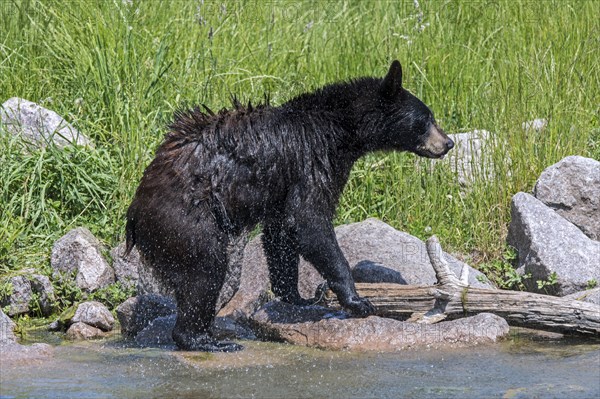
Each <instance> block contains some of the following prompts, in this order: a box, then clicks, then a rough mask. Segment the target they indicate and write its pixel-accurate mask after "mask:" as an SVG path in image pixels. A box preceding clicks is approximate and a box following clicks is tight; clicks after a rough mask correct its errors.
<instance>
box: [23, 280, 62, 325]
mask: <svg viewBox="0 0 600 399" xmlns="http://www.w3.org/2000/svg"><path fill="white" fill-rule="evenodd" d="M29 283H30V284H31V290H32V291H33V292H34V293H35V294H37V305H38V306H39V309H40V311H41V313H42V316H45V317H46V316H50V315H51V314H52V312H54V304H55V301H56V297H55V295H54V287H52V283H51V282H50V279H49V278H48V277H47V276H44V275H42V274H32V275H31V276H30V277H29Z"/></svg>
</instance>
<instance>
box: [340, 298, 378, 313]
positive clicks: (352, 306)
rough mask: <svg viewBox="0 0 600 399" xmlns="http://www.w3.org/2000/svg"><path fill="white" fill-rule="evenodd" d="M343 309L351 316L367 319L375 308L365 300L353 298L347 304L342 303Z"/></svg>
mask: <svg viewBox="0 0 600 399" xmlns="http://www.w3.org/2000/svg"><path fill="white" fill-rule="evenodd" d="M344 308H345V309H346V310H348V311H349V312H350V313H351V314H352V316H357V317H367V316H369V315H372V314H374V313H375V306H373V304H372V303H371V302H370V301H369V300H368V299H365V298H361V297H353V298H352V299H350V300H349V301H348V302H346V303H344Z"/></svg>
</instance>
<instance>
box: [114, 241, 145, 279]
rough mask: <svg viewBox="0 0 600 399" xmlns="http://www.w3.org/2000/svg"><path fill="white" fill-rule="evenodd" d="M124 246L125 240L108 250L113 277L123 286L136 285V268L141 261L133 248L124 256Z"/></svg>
mask: <svg viewBox="0 0 600 399" xmlns="http://www.w3.org/2000/svg"><path fill="white" fill-rule="evenodd" d="M125 248H126V245H125V242H122V243H121V244H119V245H118V246H116V247H115V248H113V249H112V251H110V256H111V257H112V260H113V264H112V267H113V270H114V271H115V277H116V280H117V281H119V282H120V283H121V284H123V286H125V287H137V285H138V280H139V278H140V275H139V273H138V270H139V269H140V267H141V266H140V264H141V263H142V261H141V259H140V253H139V252H138V250H137V249H136V248H134V249H132V250H131V252H130V253H129V254H128V255H127V256H125Z"/></svg>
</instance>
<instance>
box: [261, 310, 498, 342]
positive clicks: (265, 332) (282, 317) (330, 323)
mask: <svg viewBox="0 0 600 399" xmlns="http://www.w3.org/2000/svg"><path fill="white" fill-rule="evenodd" d="M318 308H319V307H315V306H310V307H299V306H294V305H290V304H287V303H284V302H279V301H273V302H269V303H267V304H266V305H264V306H263V307H262V308H261V309H260V310H258V311H257V312H256V313H255V314H254V315H253V317H252V322H253V323H254V325H255V328H256V331H257V333H258V334H259V336H261V337H262V338H265V339H275V340H279V341H284V342H288V343H291V344H295V345H304V346H309V347H316V348H321V349H327V350H356V351H383V352H393V351H400V350H404V349H408V348H431V347H434V348H440V347H448V346H451V347H465V346H474V345H479V344H484V343H493V342H496V341H497V340H498V339H499V338H501V337H503V336H505V335H507V334H508V331H509V327H508V323H507V322H506V321H505V320H504V319H502V318H500V317H498V316H496V315H493V314H489V313H481V314H478V315H476V316H473V317H467V318H463V319H458V320H454V321H448V322H441V323H437V324H417V323H409V322H402V321H398V320H393V319H387V318H382V317H377V316H370V317H367V318H345V317H344V314H343V313H334V312H332V311H331V310H329V309H326V308H320V309H318Z"/></svg>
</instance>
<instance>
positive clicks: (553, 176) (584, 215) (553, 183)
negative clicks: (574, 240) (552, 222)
mask: <svg viewBox="0 0 600 399" xmlns="http://www.w3.org/2000/svg"><path fill="white" fill-rule="evenodd" d="M534 195H535V197H536V198H537V199H539V200H540V201H542V202H543V203H544V204H546V205H547V206H549V207H550V208H552V209H553V210H554V211H556V212H557V213H558V214H559V215H561V216H562V217H564V218H565V219H567V220H568V221H570V222H571V223H573V224H574V225H575V226H577V227H579V228H580V229H581V231H583V232H584V233H585V234H586V235H587V236H588V237H589V238H591V239H593V240H596V241H600V162H598V161H596V160H594V159H591V158H584V157H580V156H570V157H566V158H564V159H563V160H561V161H560V162H558V163H555V164H554V165H552V166H550V167H548V168H547V169H546V170H544V171H543V172H542V174H541V175H540V178H539V179H538V181H537V183H536V185H535V189H534Z"/></svg>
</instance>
